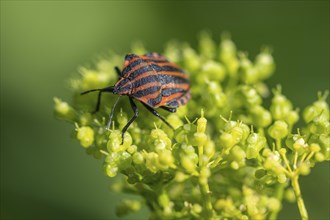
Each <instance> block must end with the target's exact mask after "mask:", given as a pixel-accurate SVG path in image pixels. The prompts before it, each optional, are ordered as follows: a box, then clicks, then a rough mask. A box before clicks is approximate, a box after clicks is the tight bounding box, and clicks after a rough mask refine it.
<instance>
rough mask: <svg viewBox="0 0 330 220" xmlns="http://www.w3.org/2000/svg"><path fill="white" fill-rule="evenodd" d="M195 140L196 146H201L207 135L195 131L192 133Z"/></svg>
mask: <svg viewBox="0 0 330 220" xmlns="http://www.w3.org/2000/svg"><path fill="white" fill-rule="evenodd" d="M194 137H195V140H196V142H197V143H198V146H202V145H204V144H205V143H206V141H207V136H206V134H204V133H195V134H194Z"/></svg>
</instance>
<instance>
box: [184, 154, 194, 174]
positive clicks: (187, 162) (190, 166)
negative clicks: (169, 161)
mask: <svg viewBox="0 0 330 220" xmlns="http://www.w3.org/2000/svg"><path fill="white" fill-rule="evenodd" d="M181 165H182V167H183V168H184V169H185V170H186V171H187V172H188V173H195V172H196V163H195V162H194V161H193V160H191V157H189V156H187V155H185V156H183V157H181Z"/></svg>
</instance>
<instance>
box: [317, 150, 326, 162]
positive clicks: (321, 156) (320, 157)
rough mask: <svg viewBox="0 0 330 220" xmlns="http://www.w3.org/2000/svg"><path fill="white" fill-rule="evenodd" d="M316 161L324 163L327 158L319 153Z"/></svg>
mask: <svg viewBox="0 0 330 220" xmlns="http://www.w3.org/2000/svg"><path fill="white" fill-rule="evenodd" d="M315 160H316V161H317V162H322V161H324V160H325V156H324V155H323V154H322V153H320V152H317V153H316V154H315Z"/></svg>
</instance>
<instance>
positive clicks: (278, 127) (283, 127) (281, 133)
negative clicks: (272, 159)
mask: <svg viewBox="0 0 330 220" xmlns="http://www.w3.org/2000/svg"><path fill="white" fill-rule="evenodd" d="M288 133H289V131H288V125H287V123H285V122H284V121H275V122H274V124H273V125H272V126H270V127H269V129H268V134H269V135H270V136H271V137H272V138H274V139H282V138H284V137H286V136H287V135H288Z"/></svg>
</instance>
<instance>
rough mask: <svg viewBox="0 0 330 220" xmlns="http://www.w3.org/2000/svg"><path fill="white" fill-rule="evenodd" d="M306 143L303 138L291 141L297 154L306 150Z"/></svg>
mask: <svg viewBox="0 0 330 220" xmlns="http://www.w3.org/2000/svg"><path fill="white" fill-rule="evenodd" d="M307 146H308V145H307V143H305V140H304V139H303V138H298V139H297V140H296V141H295V142H294V143H293V146H292V147H293V150H294V151H296V152H298V153H299V155H301V154H303V153H305V152H306V150H307Z"/></svg>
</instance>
